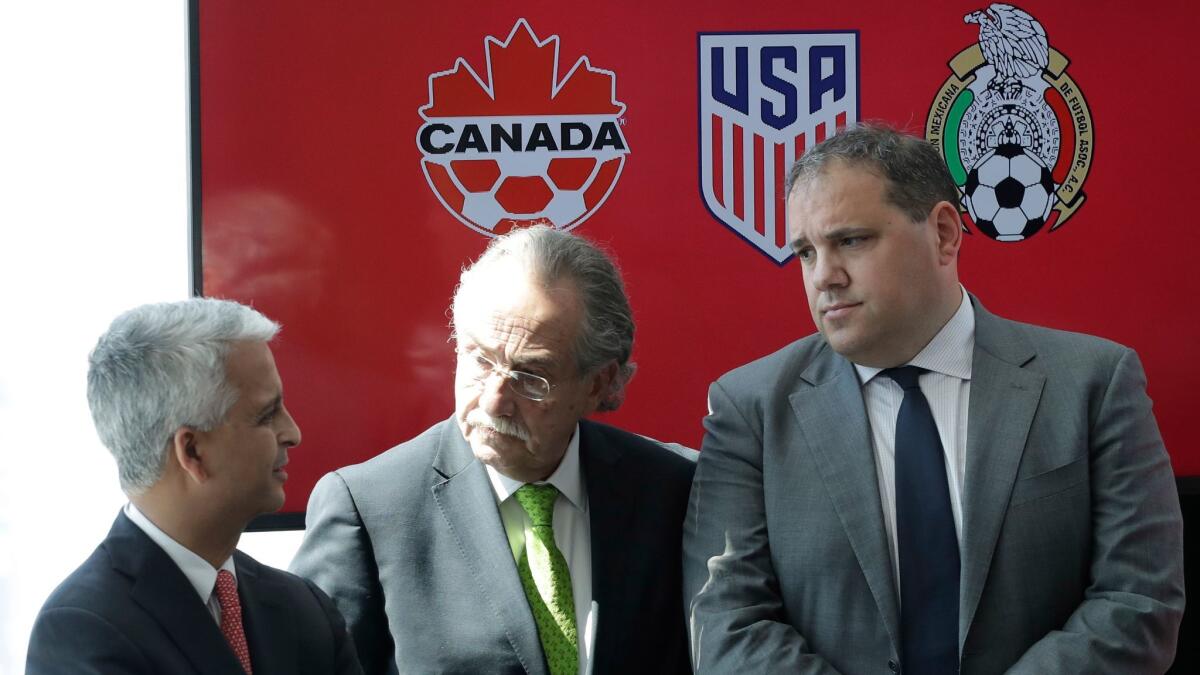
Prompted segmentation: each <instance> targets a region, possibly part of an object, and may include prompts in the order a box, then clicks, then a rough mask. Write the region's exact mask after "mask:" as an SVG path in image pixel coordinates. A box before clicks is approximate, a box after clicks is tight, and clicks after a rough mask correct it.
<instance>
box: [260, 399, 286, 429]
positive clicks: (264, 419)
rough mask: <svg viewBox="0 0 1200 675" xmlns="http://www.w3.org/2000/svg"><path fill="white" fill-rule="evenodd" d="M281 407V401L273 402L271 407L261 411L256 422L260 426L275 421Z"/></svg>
mask: <svg viewBox="0 0 1200 675" xmlns="http://www.w3.org/2000/svg"><path fill="white" fill-rule="evenodd" d="M280 407H281V404H280V402H279V401H276V402H274V403H272V404H271V406H270V407H269V408H267V409H266V410H264V411H262V412H261V413H259V415H258V419H256V420H255V421H254V422H255V424H257V425H259V426H266V425H269V424H270V423H272V422H274V421H275V418H276V417H277V416H278V415H279V409H280Z"/></svg>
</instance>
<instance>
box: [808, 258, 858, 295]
mask: <svg viewBox="0 0 1200 675" xmlns="http://www.w3.org/2000/svg"><path fill="white" fill-rule="evenodd" d="M809 276H810V278H811V279H812V285H813V287H814V288H816V289H817V290H818V291H825V290H829V289H830V288H840V287H843V286H845V285H846V284H847V283H848V282H849V276H847V274H846V268H845V267H844V266H843V265H842V261H841V259H840V258H839V257H838V256H837V254H828V253H827V254H825V255H820V256H817V259H816V261H814V262H813V264H812V270H811V272H810V273H809Z"/></svg>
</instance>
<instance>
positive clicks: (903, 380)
mask: <svg viewBox="0 0 1200 675" xmlns="http://www.w3.org/2000/svg"><path fill="white" fill-rule="evenodd" d="M924 372H927V371H926V370H925V369H924V368H921V367H918V366H900V367H899V368H887V369H886V370H884V371H883V374H884V375H886V376H888V377H890V378H892V379H893V380H895V381H896V384H898V385H900V388H901V389H904V390H905V391H908V390H909V389H919V387H918V386H917V378H918V377H920V376H921V373H924Z"/></svg>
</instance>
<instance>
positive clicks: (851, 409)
mask: <svg viewBox="0 0 1200 675" xmlns="http://www.w3.org/2000/svg"><path fill="white" fill-rule="evenodd" d="M801 377H802V379H803V382H802V383H801V384H800V387H799V388H798V389H797V390H796V391H795V392H794V393H792V395H791V396H790V397H789V400H790V401H791V404H792V410H793V412H794V413H795V415H796V421H797V422H798V423H799V425H800V430H801V432H802V433H803V436H804V440H805V441H806V443H807V445H808V447H809V448H810V450H811V451H812V453H813V457H814V458H815V460H816V465H817V468H818V470H819V471H820V473H821V478H822V482H823V483H824V485H825V488H826V489H827V490H828V491H829V497H830V499H831V500H832V501H833V506H834V509H835V510H836V511H837V514H838V518H839V519H840V520H841V523H842V528H843V529H844V530H845V532H846V538H847V539H849V540H850V546H851V548H852V549H853V550H854V555H855V557H856V558H858V564H859V566H860V567H861V568H862V572H863V576H865V577H866V579H867V585H868V586H869V587H870V589H871V595H872V596H873V597H874V598H875V603H876V605H878V607H879V613H880V615H881V616H882V617H883V623H884V626H885V627H886V628H887V632H888V635H889V636H890V637H891V639H892V643H893V644H895V645H899V644H900V642H899V629H898V626H899V608H898V604H897V601H896V586H895V583H894V582H893V580H892V558H891V553H890V550H889V547H888V543H887V533H886V532H885V531H884V527H883V507H882V505H881V502H880V499H879V482H878V478H877V477H876V471H875V455H874V453H873V451H872V445H871V438H870V428H871V427H870V423H869V422H868V420H867V412H866V408H865V405H864V403H863V397H862V388H861V385H860V384H859V381H858V376H857V375H856V374H855V372H854V366H853V365H851V363H850V362H849V361H847V360H846V359H844V358H842V357H840V356H837V355H836V354H834V353H833V351H832V350H830V349H829V347H828V346H826V347H825V348H824V351H823V352H822V353H821V354H820V355H819V356H818V357H817V358H816V359H815V360H814V361H813V363H812V364H811V365H810V366H809V367H808V369H807V370H805V372H804V373H803V375H802V376H801ZM786 479H787V478H786V477H784V478H783V480H786Z"/></svg>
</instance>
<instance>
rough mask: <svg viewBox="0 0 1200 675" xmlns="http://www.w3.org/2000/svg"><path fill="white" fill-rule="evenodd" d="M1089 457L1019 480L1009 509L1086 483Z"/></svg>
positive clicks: (1014, 488) (1014, 486)
mask: <svg viewBox="0 0 1200 675" xmlns="http://www.w3.org/2000/svg"><path fill="white" fill-rule="evenodd" d="M1087 459H1088V458H1087V456H1086V455H1085V456H1083V457H1080V458H1079V459H1077V460H1075V461H1073V462H1071V463H1069V464H1064V465H1063V466H1060V467H1058V468H1055V469H1050V470H1049V471H1046V472H1043V473H1039V474H1037V475H1036V476H1028V477H1026V478H1021V479H1018V480H1017V482H1016V484H1015V485H1013V491H1012V499H1010V500H1009V507H1010V508H1011V507H1014V506H1019V505H1021V504H1027V503H1029V502H1032V501H1035V500H1038V499H1045V498H1046V497H1052V496H1054V495H1056V494H1059V493H1061V492H1066V491H1067V490H1070V489H1071V488H1074V487H1076V486H1079V485H1083V484H1084V483H1086V481H1087V478H1088V462H1087Z"/></svg>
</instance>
